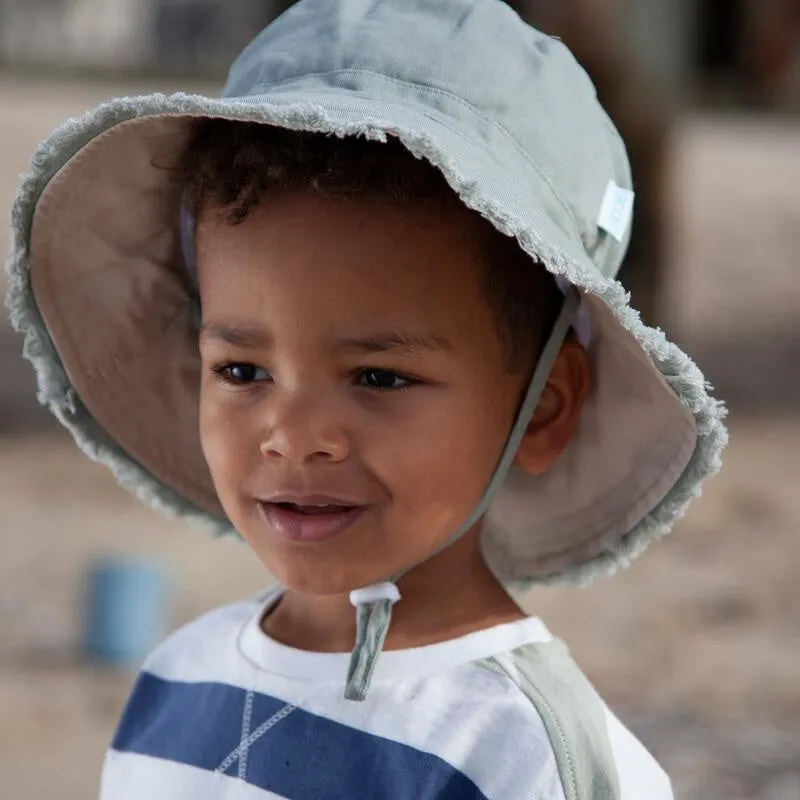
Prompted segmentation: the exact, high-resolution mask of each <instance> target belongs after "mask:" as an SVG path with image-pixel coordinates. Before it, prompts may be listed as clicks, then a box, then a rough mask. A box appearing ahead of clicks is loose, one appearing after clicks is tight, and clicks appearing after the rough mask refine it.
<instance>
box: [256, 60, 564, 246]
mask: <svg viewBox="0 0 800 800" xmlns="http://www.w3.org/2000/svg"><path fill="white" fill-rule="evenodd" d="M328 75H370V76H372V77H375V78H381V79H383V80H385V81H387V82H388V83H394V84H397V85H398V86H406V87H414V88H416V89H422V90H424V91H427V92H431V93H432V94H439V95H443V96H445V97H449V98H450V99H451V100H454V101H455V102H457V103H460V104H461V105H462V106H464V107H465V108H467V109H469V110H470V111H471V112H472V113H473V114H475V116H477V117H478V118H479V119H482V120H483V121H484V122H486V123H489V124H490V125H494V127H496V128H497V129H498V130H499V131H500V132H501V133H503V134H504V135H505V137H506V138H507V139H508V140H509V142H511V144H512V145H513V146H514V148H515V149H516V151H517V152H518V153H519V154H520V156H522V158H523V159H524V160H525V161H527V162H528V164H530V166H531V167H532V168H533V170H534V172H536V174H537V175H538V176H539V177H540V178H541V179H542V181H544V183H545V184H547V186H548V187H549V188H550V191H551V192H552V193H553V197H555V198H556V201H557V202H558V204H559V205H560V206H561V208H562V209H563V210H564V211H565V212H566V214H567V215H568V216H569V218H570V220H571V221H572V224H573V226H574V228H575V232H576V233H577V234H578V236H579V237H580V226H579V225H578V221H577V220H576V219H575V215H574V214H573V213H572V209H571V208H570V207H569V206H568V205H567V203H566V201H565V200H563V199H562V197H561V195H560V194H558V192H556V190H555V186H553V182H552V181H551V180H550V178H549V176H548V175H546V174H545V173H544V171H543V170H542V169H541V167H540V166H539V164H538V162H536V161H534V159H533V158H532V157H531V155H530V153H528V152H527V151H526V150H525V149H524V148H523V147H522V145H521V144H520V143H519V142H518V141H517V139H516V137H515V136H514V135H513V134H512V133H511V132H510V131H509V130H508V129H507V128H506V127H505V126H504V125H503V124H502V123H500V122H498V121H497V120H496V119H492V118H491V117H488V116H486V115H485V114H483V113H482V112H481V111H479V110H478V109H477V108H476V107H475V106H474V105H472V103H470V102H469V101H468V100H465V99H464V98H463V97H460V96H459V95H457V94H455V93H454V92H451V91H449V90H448V89H443V88H441V87H439V86H431V85H430V84H428V83H420V82H416V81H404V80H401V79H399V78H394V77H392V76H390V75H384V74H383V73H381V72H375V71H373V70H369V69H333V70H328V71H326V72H312V73H307V74H304V75H293V76H292V77H291V78H284V79H283V80H280V81H272V82H270V83H260V84H257V85H256V86H255V87H254V88H253V89H252V90H251V94H257V93H259V92H260V91H261V90H265V92H264V93H266V91H268V90H270V89H274V88H276V87H279V86H282V85H288V84H291V83H292V82H293V81H297V80H299V79H300V78H323V77H327V76H328ZM384 102H385V101H384Z"/></svg>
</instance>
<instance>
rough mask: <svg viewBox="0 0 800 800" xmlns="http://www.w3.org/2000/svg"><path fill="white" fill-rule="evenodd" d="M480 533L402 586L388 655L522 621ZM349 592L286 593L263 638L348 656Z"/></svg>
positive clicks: (415, 571) (350, 638)
mask: <svg viewBox="0 0 800 800" xmlns="http://www.w3.org/2000/svg"><path fill="white" fill-rule="evenodd" d="M479 534H480V530H479V529H476V530H474V531H470V532H469V533H467V534H466V535H465V536H464V537H462V539H460V540H459V541H458V542H456V543H455V544H454V545H452V546H450V547H448V548H447V549H445V550H443V551H442V552H441V553H438V554H437V555H436V556H434V557H433V558H431V559H429V560H428V561H426V562H425V563H423V564H420V565H419V566H417V567H415V568H414V569H413V570H411V571H410V572H408V573H407V574H406V575H404V576H403V577H402V578H401V579H400V580H399V581H398V582H397V588H398V589H399V590H400V595H401V598H400V600H399V602H397V603H396V604H395V606H394V609H393V611H392V624H391V626H390V628H389V633H388V635H387V638H386V644H385V646H384V649H385V650H400V649H406V648H409V647H421V646H423V645H426V644H436V643H437V642H443V641H446V640H448V639H454V638H456V637H458V636H464V635H466V634H468V633H473V632H475V631H478V630H483V629H485V628H490V627H493V626H494V625H499V624H502V623H506V622H513V621H516V620H519V619H522V618H523V617H524V616H525V615H524V614H523V612H522V611H520V609H519V607H518V606H517V605H516V603H515V602H514V601H513V600H512V599H511V597H509V595H508V594H507V593H506V591H505V589H504V588H503V587H502V585H501V584H500V582H499V581H498V580H497V578H495V576H494V575H493V574H492V572H491V571H490V570H489V568H488V567H487V566H486V563H485V562H484V560H483V557H482V556H481V554H480V548H479V545H478V537H479ZM355 620H356V614H355V609H354V608H353V606H352V605H351V603H350V597H349V594H335V595H310V594H301V593H298V592H293V591H291V590H289V589H287V590H286V591H285V592H284V594H283V595H282V597H281V600H280V602H279V603H278V605H277V607H276V608H275V609H274V610H273V611H272V613H270V614H269V616H267V617H266V618H265V619H264V620H263V622H262V629H263V630H264V632H265V633H267V634H268V635H269V636H271V637H272V638H273V639H276V640H277V641H279V642H282V643H283V644H287V645H289V646H291V647H296V648H298V649H301V650H312V651H321V652H336V653H339V652H349V651H350V650H351V649H352V647H353V642H354V641H355V632H356V623H355Z"/></svg>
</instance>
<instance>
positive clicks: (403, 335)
mask: <svg viewBox="0 0 800 800" xmlns="http://www.w3.org/2000/svg"><path fill="white" fill-rule="evenodd" d="M200 335H201V336H202V337H203V338H205V339H216V340H218V341H222V342H225V343H227V344H230V345H233V346H234V347H242V348H245V349H248V350H258V349H267V348H269V347H270V346H271V345H272V342H273V337H272V336H271V335H270V334H269V333H268V332H267V331H265V330H263V329H262V328H259V327H256V326H250V325H242V324H239V323H233V322H222V321H219V322H214V321H208V322H203V324H202V325H201V327H200ZM334 349H336V350H345V351H354V352H359V353H408V354H421V353H441V352H450V351H452V349H453V347H452V345H451V344H450V342H449V341H448V340H447V339H445V338H443V337H441V336H434V335H421V334H413V333H409V332H407V331H385V332H381V333H374V334H370V335H368V336H360V337H344V338H340V339H337V340H336V342H335V343H334Z"/></svg>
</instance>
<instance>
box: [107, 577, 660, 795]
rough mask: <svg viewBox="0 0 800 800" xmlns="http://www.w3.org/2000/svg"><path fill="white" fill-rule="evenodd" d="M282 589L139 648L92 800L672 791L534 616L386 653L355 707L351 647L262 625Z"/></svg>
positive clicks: (644, 793)
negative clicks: (298, 639)
mask: <svg viewBox="0 0 800 800" xmlns="http://www.w3.org/2000/svg"><path fill="white" fill-rule="evenodd" d="M278 596H279V595H278V593H277V592H271V593H269V594H268V595H265V596H261V597H258V598H255V599H253V600H249V601H246V602H241V603H237V604H234V605H230V606H226V607H224V608H221V609H218V610H216V611H213V612H211V613H209V614H206V615H205V616H203V617H201V618H199V619H198V620H196V621H194V622H193V623H191V624H189V625H187V626H186V627H184V628H182V629H181V630H179V631H178V632H177V633H175V634H173V635H172V636H171V637H170V638H168V639H167V640H166V641H165V642H164V643H163V644H162V645H161V646H160V647H159V648H158V649H157V650H156V651H155V652H154V653H153V654H152V655H151V656H150V658H149V659H148V660H147V662H146V663H145V664H144V666H143V668H142V670H141V672H140V674H139V676H138V678H137V681H136V684H135V686H134V688H133V691H132V694H131V697H130V699H129V701H128V704H127V707H126V709H125V711H124V714H123V716H122V719H121V721H120V724H119V727H118V730H117V732H116V735H115V737H114V741H113V743H112V746H111V748H110V750H109V752H108V754H107V756H106V761H105V766H104V769H103V777H102V790H101V798H102V800H145V799H146V800H222V798H226V799H227V798H236V800H267V798H289V799H290V800H433V798H437V799H439V800H445V799H446V800H672V792H671V790H670V784H669V780H668V779H667V777H666V775H665V774H664V772H663V771H662V770H661V768H660V767H659V766H658V765H657V764H656V762H655V761H654V760H653V758H652V757H651V756H650V755H649V754H648V753H647V751H646V750H645V749H644V748H643V747H642V745H641V744H640V743H639V742H638V741H637V740H636V739H635V738H634V737H633V736H632V734H630V733H629V732H628V731H627V730H626V729H625V728H624V727H623V726H622V725H621V723H620V722H619V721H618V720H617V719H616V718H615V717H614V716H613V715H612V714H611V712H610V711H609V710H608V709H607V707H606V706H605V705H604V704H603V703H602V701H601V700H599V698H598V697H597V695H596V694H595V693H594V691H593V690H592V688H591V687H590V685H589V684H588V682H587V681H586V679H585V678H584V677H583V676H582V674H581V673H580V671H579V670H578V669H577V667H576V666H575V665H574V663H573V662H572V660H571V659H570V658H569V655H568V654H567V651H566V648H564V646H563V645H562V644H561V643H560V642H559V641H558V640H556V639H553V637H552V636H551V635H550V634H549V633H548V631H547V629H546V628H545V626H544V625H543V624H542V622H541V621H539V620H538V619H535V618H528V619H524V620H521V621H519V622H513V623H509V624H506V625H498V626H496V627H493V628H489V629H487V630H483V631H479V632H477V633H472V634H469V635H467V636H463V637H461V638H458V639H453V640H450V641H447V642H444V643H441V644H435V645H429V646H426V647H419V648H414V649H410V650H399V651H387V652H385V653H383V654H382V655H381V657H380V660H379V663H378V665H377V668H376V673H375V679H374V682H373V684H372V687H371V689H370V693H369V696H368V697H367V699H366V701H364V702H360V703H359V702H353V701H350V700H345V699H344V696H343V690H344V684H345V675H346V671H347V665H348V661H349V654H343V653H312V652H306V651H301V650H295V649H293V648H290V647H286V646H285V645H282V644H280V643H278V642H276V641H274V640H272V639H270V638H269V637H267V636H266V635H265V634H264V633H263V631H262V630H261V627H260V624H259V623H260V620H261V618H262V616H263V614H264V612H265V610H266V608H267V607H268V606H269V605H270V604H272V603H274V602H275V600H276V599H277V597H278Z"/></svg>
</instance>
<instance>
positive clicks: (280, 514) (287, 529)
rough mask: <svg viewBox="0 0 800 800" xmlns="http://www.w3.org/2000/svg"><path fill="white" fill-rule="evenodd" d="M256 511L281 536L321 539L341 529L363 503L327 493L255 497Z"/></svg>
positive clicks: (325, 538)
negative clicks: (358, 503) (332, 496)
mask: <svg viewBox="0 0 800 800" xmlns="http://www.w3.org/2000/svg"><path fill="white" fill-rule="evenodd" d="M258 507H259V512H260V513H261V516H262V518H263V519H264V520H265V522H267V524H268V525H269V526H270V527H271V528H272V529H273V530H274V531H275V532H276V533H277V534H278V535H279V536H281V537H282V538H284V539H289V540H291V541H295V542H322V541H326V540H328V539H333V538H334V537H336V536H338V535H340V534H342V533H344V532H345V531H346V530H347V529H348V528H349V527H350V526H351V525H352V524H353V523H354V522H355V521H356V520H357V519H358V518H359V517H360V516H361V515H362V514H363V512H364V511H365V510H366V506H363V505H356V504H352V503H350V502H345V501H342V500H338V499H336V498H328V497H308V498H297V499H292V500H289V499H283V498H280V497H276V498H273V499H271V500H259V501H258Z"/></svg>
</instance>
